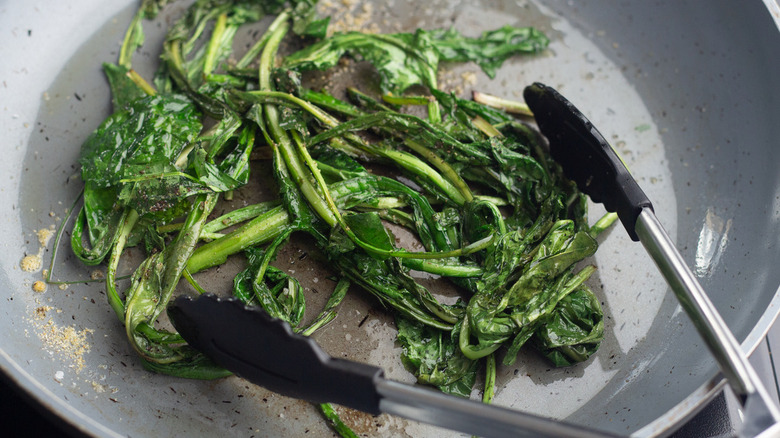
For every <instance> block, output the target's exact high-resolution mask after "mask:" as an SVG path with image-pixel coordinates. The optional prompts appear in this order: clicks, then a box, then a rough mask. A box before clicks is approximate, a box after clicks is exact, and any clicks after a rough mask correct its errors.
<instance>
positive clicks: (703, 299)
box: [523, 83, 780, 437]
mask: <svg viewBox="0 0 780 438" xmlns="http://www.w3.org/2000/svg"><path fill="white" fill-rule="evenodd" d="M523 97H524V98H525V101H526V103H527V104H528V106H529V107H530V108H531V111H532V112H533V114H534V118H535V119H536V123H537V124H538V125H539V129H540V130H541V132H542V134H544V136H545V137H547V140H548V141H549V142H550V152H551V154H552V157H553V158H554V159H555V160H556V161H557V162H558V163H560V164H561V166H562V168H563V171H564V173H565V174H566V176H567V177H569V178H570V179H572V180H573V181H575V182H576V183H577V186H578V187H579V189H580V190H582V191H583V192H584V193H586V194H587V195H588V196H590V199H591V200H593V202H597V203H603V204H604V206H605V207H606V209H607V210H608V211H610V212H617V214H618V217H619V218H620V221H621V222H622V223H623V226H624V227H625V229H626V231H627V232H628V235H629V236H630V237H631V240H633V241H637V240H638V241H640V242H642V245H644V247H645V250H646V251H647V252H648V254H649V255H650V257H651V258H652V259H653V261H655V263H656V265H657V267H658V269H659V271H660V272H661V274H662V275H663V277H664V278H665V279H666V282H667V283H668V284H669V286H670V287H671V289H672V291H673V292H674V293H675V295H676V296H677V299H678V301H679V302H680V305H681V306H682V308H683V309H684V310H685V312H686V313H687V314H688V316H689V317H690V319H691V321H692V322H693V324H694V326H695V327H696V329H697V330H698V332H699V334H700V335H701V337H702V338H703V339H704V341H705V343H706V344H707V347H708V348H709V349H710V352H711V353H712V355H713V356H714V357H715V360H716V361H717V363H718V365H719V367H720V369H721V372H722V373H723V375H724V376H725V377H726V380H727V382H728V384H729V385H730V386H731V389H732V390H733V391H734V393H735V395H736V396H737V398H738V400H739V402H740V403H741V404H742V408H743V412H744V420H743V421H744V423H743V426H742V429H741V430H740V436H745V437H752V436H757V435H759V434H761V433H762V432H764V431H765V430H767V429H769V428H770V427H771V426H773V425H776V424H778V422H780V413H779V412H778V409H777V407H776V405H775V403H774V402H773V401H772V400H771V399H770V398H769V395H768V393H767V391H766V389H765V388H764V386H763V384H762V383H761V381H760V380H759V378H758V376H757V375H756V372H755V370H754V369H753V367H752V365H750V363H749V362H748V359H747V357H746V356H745V354H743V352H742V349H741V347H740V345H739V343H738V342H737V340H736V338H735V337H734V335H733V334H732V333H731V331H730V330H729V328H728V326H727V325H726V323H725V322H724V321H723V318H721V316H720V314H719V313H718V311H717V309H716V308H715V306H714V305H713V304H712V302H711V301H710V299H709V297H708V296H707V294H706V293H705V292H704V289H702V287H701V285H700V284H699V282H698V281H697V280H696V277H694V275H693V273H692V272H691V270H690V269H689V268H688V266H687V265H686V263H685V260H684V259H683V257H682V255H680V253H679V252H678V251H677V249H676V248H675V245H674V242H672V239H671V238H670V237H669V235H668V234H667V232H666V230H665V229H664V228H663V226H662V225H661V223H660V222H659V221H658V218H657V217H656V215H655V212H654V211H653V205H652V204H651V202H650V200H649V199H648V198H647V196H646V195H645V193H644V192H643V191H642V189H641V188H640V187H639V185H638V184H637V182H636V180H634V178H633V177H632V176H631V174H630V173H629V172H628V169H626V167H625V165H624V163H623V162H622V161H621V160H620V158H619V157H618V155H617V154H616V153H615V151H614V150H613V149H612V147H611V146H610V145H609V143H607V141H606V140H605V139H604V137H603V136H602V135H601V133H599V131H598V130H597V129H596V128H595V127H594V126H593V124H592V123H591V122H590V121H589V120H588V119H587V118H586V117H585V116H584V115H583V114H582V113H581V112H580V111H579V110H577V108H575V107H574V105H572V103H571V102H569V101H568V100H567V99H566V98H564V97H563V96H561V95H560V94H559V93H558V92H557V91H556V90H554V89H553V88H550V87H548V86H546V85H543V84H540V83H535V84H533V85H531V86H528V87H526V89H525V90H524V93H523ZM777 427H778V426H775V427H774V428H772V429H773V430H774V432H778V430H777Z"/></svg>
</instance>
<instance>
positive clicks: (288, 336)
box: [168, 294, 383, 415]
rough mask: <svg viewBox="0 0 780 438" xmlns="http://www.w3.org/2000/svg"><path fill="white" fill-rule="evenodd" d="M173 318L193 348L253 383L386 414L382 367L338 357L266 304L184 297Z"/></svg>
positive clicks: (175, 306) (172, 311) (177, 301)
mask: <svg viewBox="0 0 780 438" xmlns="http://www.w3.org/2000/svg"><path fill="white" fill-rule="evenodd" d="M168 316H169V317H170V319H171V322H172V323H173V325H174V327H176V330H177V331H178V332H179V334H181V336H182V337H183V338H184V339H185V340H186V341H187V342H188V343H189V344H190V345H191V346H192V347H193V348H195V349H197V350H199V351H201V352H202V353H203V354H205V355H206V356H208V357H210V358H211V359H212V360H214V361H215V362H216V363H217V364H219V365H220V366H223V367H225V368H226V369H228V370H230V371H232V372H234V373H236V374H237V375H238V376H240V377H243V378H245V379H247V380H249V381H250V382H253V383H255V384H257V385H260V386H263V387H265V388H267V389H269V390H271V391H273V392H276V393H279V394H282V395H286V396H289V397H294V398H298V399H303V400H308V401H311V402H314V403H325V402H333V403H337V404H340V405H344V406H349V407H351V408H354V409H359V410H362V411H364V412H369V413H372V414H375V415H378V414H379V413H380V410H379V398H380V397H379V395H378V394H377V392H376V380H377V379H379V378H381V377H382V374H383V371H382V369H380V368H377V367H373V366H370V365H366V364H361V363H358V362H352V361H346V360H342V359H334V358H332V357H331V356H329V355H328V354H327V353H325V352H324V351H323V350H322V348H320V346H319V345H318V344H317V343H316V342H315V341H314V340H313V339H311V338H308V337H306V336H302V335H299V334H296V333H294V332H293V330H292V328H291V327H290V325H289V324H288V323H287V322H285V321H282V320H280V319H276V318H272V317H271V316H270V315H268V313H266V312H265V311H264V310H263V309H262V308H260V307H251V306H246V305H245V304H244V303H242V302H240V301H238V300H236V299H234V298H218V297H216V296H215V295H212V294H205V295H201V296H199V297H197V298H195V299H192V298H190V297H187V296H180V297H178V298H176V299H175V300H174V302H173V303H172V304H171V305H170V306H169V307H168Z"/></svg>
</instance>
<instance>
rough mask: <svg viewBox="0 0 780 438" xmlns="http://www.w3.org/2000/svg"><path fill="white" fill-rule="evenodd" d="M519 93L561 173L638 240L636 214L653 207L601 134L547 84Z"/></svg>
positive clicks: (536, 84) (531, 87)
mask: <svg viewBox="0 0 780 438" xmlns="http://www.w3.org/2000/svg"><path fill="white" fill-rule="evenodd" d="M523 97H524V98H525V102H526V103H527V104H528V107H529V108H531V111H532V112H533V114H534V118H535V119H536V123H537V125H539V130H540V131H541V132H542V134H544V136H545V137H547V140H548V141H549V142H550V153H551V155H552V157H553V158H554V159H555V161H557V162H558V163H560V165H561V167H562V168H563V171H564V173H565V174H566V176H567V177H568V178H569V179H571V180H573V181H574V182H576V183H577V186H578V187H579V189H580V190H582V191H583V192H584V193H586V194H588V195H589V196H590V198H591V199H592V200H593V202H598V203H603V204H604V207H605V208H606V209H607V211H611V212H617V214H618V217H619V218H620V221H621V222H622V223H623V226H624V227H625V228H626V231H627V232H628V235H629V236H630V237H631V239H632V240H634V241H638V240H639V236H637V234H636V230H635V225H636V221H637V218H638V217H639V214H640V213H641V212H642V209H643V208H650V209H652V204H651V202H650V200H649V199H648V198H647V196H646V195H645V193H644V192H643V191H642V189H641V188H640V187H639V184H637V182H636V180H634V178H633V177H632V176H631V174H630V173H629V172H628V169H626V166H625V165H624V164H623V162H622V161H621V160H620V158H619V157H618V156H617V154H616V153H615V151H614V150H613V149H612V147H611V146H610V145H609V143H608V142H607V141H606V140H605V139H604V136H602V135H601V133H600V132H599V131H598V130H597V129H596V128H595V127H594V126H593V124H592V123H591V122H590V121H589V120H588V119H587V118H586V117H585V116H584V115H583V114H582V113H581V112H580V111H579V110H578V109H577V108H576V107H575V106H574V105H573V104H572V103H571V102H569V101H568V100H567V99H566V98H565V97H563V96H562V95H561V94H560V93H558V92H557V91H556V90H555V89H553V88H551V87H548V86H547V85H544V84H541V83H538V82H536V83H534V84H533V85H529V86H528V87H526V88H525V90H524V92H523Z"/></svg>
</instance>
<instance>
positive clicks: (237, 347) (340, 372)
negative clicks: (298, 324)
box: [168, 83, 780, 438]
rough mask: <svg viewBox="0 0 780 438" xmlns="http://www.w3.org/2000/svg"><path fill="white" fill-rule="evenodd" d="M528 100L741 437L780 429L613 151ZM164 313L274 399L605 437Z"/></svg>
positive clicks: (240, 313)
mask: <svg viewBox="0 0 780 438" xmlns="http://www.w3.org/2000/svg"><path fill="white" fill-rule="evenodd" d="M524 94H525V100H526V102H527V103H528V105H529V106H530V108H531V110H532V111H533V113H534V116H535V118H536V121H537V123H538V125H539V128H540V129H541V131H542V133H543V134H544V135H545V136H546V137H547V138H548V140H549V142H550V148H551V152H552V155H553V157H554V158H555V159H556V160H557V161H558V162H559V163H561V165H562V167H563V170H564V172H565V173H566V175H567V176H568V177H569V178H570V179H572V180H574V181H576V182H577V184H578V186H579V187H580V189H581V190H582V191H583V192H585V193H587V194H588V195H590V197H591V199H592V200H593V201H594V202H600V203H604V205H605V206H606V208H607V210H609V211H613V212H614V211H617V213H618V216H619V218H620V220H621V222H622V223H623V225H624V227H625V228H626V230H627V231H628V234H629V236H631V239H632V240H635V241H636V240H640V241H641V242H642V243H643V244H644V246H645V248H646V249H647V251H648V252H649V253H650V255H651V257H652V258H653V259H654V260H655V262H656V263H657V265H658V267H659V269H660V271H661V272H662V274H663V275H664V277H665V278H666V280H667V282H668V283H669V285H670V286H671V288H672V290H673V291H674V292H675V294H676V295H677V297H678V298H679V301H680V303H681V304H682V307H683V308H684V309H685V311H686V312H687V313H688V315H689V316H690V317H691V319H692V320H693V322H694V325H695V326H696V327H697V329H698V330H699V332H700V333H701V335H702V337H703V338H704V339H705V341H706V343H707V345H708V346H709V348H710V350H711V351H712V353H713V355H714V356H715V358H716V360H717V362H718V364H719V365H720V367H721V369H722V370H723V374H724V375H725V376H726V378H727V380H728V382H729V384H730V385H731V387H732V389H733V390H734V392H735V393H736V394H737V396H738V397H739V400H740V401H741V403H742V404H743V407H744V410H745V414H746V418H745V427H744V428H743V431H742V432H743V435H744V436H756V435H758V433H760V432H761V431H763V430H765V429H767V428H768V427H770V426H771V425H772V424H775V423H777V422H778V419H780V415H778V411H777V408H776V407H775V406H774V404H772V402H771V400H770V399H769V398H768V396H767V392H766V390H765V389H764V388H763V386H762V384H761V382H760V381H759V379H758V378H757V377H756V374H755V371H754V370H753V369H752V367H751V365H750V364H749V363H748V361H747V359H746V358H745V356H744V355H743V354H742V351H741V350H740V346H739V344H738V343H737V341H736V339H735V338H734V336H733V335H732V334H731V332H730V331H729V329H728V327H727V326H726V324H725V323H724V322H723V320H722V318H721V317H720V316H719V314H718V312H717V310H716V309H715V307H714V306H713V305H712V303H711V302H710V300H709V299H708V298H707V295H706V294H705V293H704V291H703V290H702V288H701V286H700V285H699V284H698V282H697V281H696V279H695V277H694V276H693V274H692V273H691V272H690V270H689V269H688V268H687V266H686V264H685V262H684V261H683V259H682V256H681V255H680V254H679V253H678V252H677V250H676V249H675V247H674V244H673V242H672V241H671V239H670V238H669V236H668V235H667V233H666V231H664V229H663V227H662V226H661V224H660V223H659V221H658V219H657V218H656V216H655V214H654V212H653V207H652V204H651V203H650V201H649V200H648V199H647V197H646V196H645V194H644V193H643V192H642V190H641V189H640V188H639V186H638V184H637V183H636V181H635V180H634V179H633V178H632V177H631V175H630V174H629V172H628V171H627V170H626V168H625V166H624V165H623V163H622V162H621V161H620V159H619V158H618V157H617V155H616V154H615V152H614V151H613V150H612V148H611V147H610V146H609V144H608V143H607V142H606V140H604V138H603V137H602V135H601V134H600V133H599V132H598V131H597V130H596V128H594V127H593V125H592V124H591V123H590V122H589V121H588V120H587V119H586V118H585V117H584V116H583V115H582V114H581V113H580V112H579V111H578V110H577V109H576V108H575V107H574V106H573V105H572V104H571V103H570V102H569V101H568V100H566V99H565V98H564V97H562V96H561V95H560V94H559V93H557V92H556V91H555V90H553V89H552V88H550V87H547V86H545V85H542V84H538V83H536V84H533V85H531V86H529V87H527V88H526V89H525V93H524ZM168 314H169V316H170V318H171V320H172V322H173V324H174V326H175V327H176V329H177V330H178V331H179V333H180V334H181V335H182V337H184V339H185V340H187V342H188V343H190V345H192V346H193V347H194V348H196V349H198V350H200V351H202V352H203V353H204V354H206V355H207V356H209V357H211V358H212V359H213V360H214V361H215V362H216V363H218V364H220V365H221V366H223V367H225V368H226V369H228V370H230V371H233V372H234V373H236V374H237V375H238V376H240V377H243V378H245V379H247V380H249V381H251V382H253V383H255V384H258V385H260V386H263V387H265V388H267V389H269V390H271V391H274V392H277V393H279V394H283V395H287V396H290V397H295V398H299V399H305V400H309V401H311V402H314V403H324V402H331V403H336V404H339V405H342V406H347V407H350V408H353V409H358V410H361V411H364V412H367V413H370V414H374V415H377V414H379V413H381V412H386V413H389V414H394V415H398V416H401V417H405V418H409V419H412V420H416V421H420V422H424V423H428V424H433V425H436V426H440V427H445V428H448V429H452V430H457V431H460V432H465V433H468V434H473V435H478V436H483V437H506V436H514V437H525V436H527V437H545V436H549V437H553V436H554V437H584V438H587V437H608V436H610V435H609V434H607V433H604V432H603V431H592V430H588V429H587V428H583V427H582V426H579V425H572V424H569V423H566V422H560V421H554V420H552V419H548V418H544V417H540V416H536V415H533V414H528V413H524V412H519V411H516V410H511V409H507V408H504V407H500V406H489V405H485V404H482V403H479V402H477V401H473V400H467V399H461V398H457V397H453V396H449V395H445V394H442V393H440V392H437V391H434V390H430V389H426V388H423V387H419V386H413V385H407V384H404V383H399V382H396V381H392V380H388V379H386V378H384V372H383V370H382V369H381V368H378V367H375V366H371V365H367V364H362V363H358V362H353V361H349V360H344V359H338V358H333V357H331V356H329V355H328V354H327V353H325V352H324V351H323V350H322V349H321V348H320V347H319V345H317V343H316V342H315V341H314V340H313V339H311V338H308V337H304V336H301V335H298V334H294V333H293V331H292V329H291V328H290V326H289V324H287V323H286V322H284V321H281V320H278V319H274V318H271V317H270V316H269V315H268V314H267V313H265V312H264V311H263V310H262V309H261V308H259V307H247V306H245V305H244V304H243V303H240V302H238V301H236V300H235V299H222V298H217V297H216V296H214V295H209V294H206V295H202V296H200V297H198V298H195V299H192V298H189V297H184V296H182V297H179V298H177V299H176V300H175V301H174V303H173V304H172V305H171V306H170V307H169V309H168Z"/></svg>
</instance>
